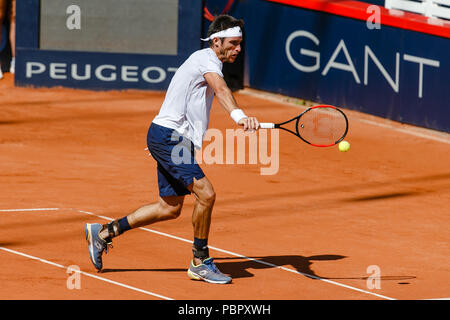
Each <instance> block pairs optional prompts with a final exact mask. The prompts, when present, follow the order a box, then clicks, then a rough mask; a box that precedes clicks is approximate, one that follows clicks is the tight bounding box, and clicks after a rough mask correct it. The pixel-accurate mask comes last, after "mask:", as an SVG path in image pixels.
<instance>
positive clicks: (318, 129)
mask: <svg viewBox="0 0 450 320" xmlns="http://www.w3.org/2000/svg"><path fill="white" fill-rule="evenodd" d="M291 122H293V123H295V128H293V129H292V130H291V129H288V128H287V127H286V125H287V124H289V123H291ZM259 125H260V128H261V129H282V130H284V131H287V132H290V133H292V134H293V135H295V136H297V137H299V138H300V139H302V140H303V141H304V142H306V143H308V144H310V145H312V146H315V147H331V146H334V145H336V144H338V143H339V142H341V141H342V140H343V139H344V138H345V136H346V135H347V132H348V119H347V116H346V115H345V113H344V112H343V111H342V110H340V109H338V108H336V107H333V106H329V105H318V106H314V107H310V108H308V109H306V110H305V111H303V112H302V113H301V114H300V115H298V116H296V117H295V118H292V119H290V120H288V121H285V122H281V123H260V124H259Z"/></svg>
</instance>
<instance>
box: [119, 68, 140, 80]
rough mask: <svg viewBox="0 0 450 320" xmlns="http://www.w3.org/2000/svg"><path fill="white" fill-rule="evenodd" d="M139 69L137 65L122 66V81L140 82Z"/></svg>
mask: <svg viewBox="0 0 450 320" xmlns="http://www.w3.org/2000/svg"><path fill="white" fill-rule="evenodd" d="M138 70H139V68H138V67H136V66H122V81H125V82H139V79H138Z"/></svg>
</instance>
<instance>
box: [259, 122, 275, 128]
mask: <svg viewBox="0 0 450 320" xmlns="http://www.w3.org/2000/svg"><path fill="white" fill-rule="evenodd" d="M259 127H260V128H261V129H273V128H275V123H268V122H260V123H259Z"/></svg>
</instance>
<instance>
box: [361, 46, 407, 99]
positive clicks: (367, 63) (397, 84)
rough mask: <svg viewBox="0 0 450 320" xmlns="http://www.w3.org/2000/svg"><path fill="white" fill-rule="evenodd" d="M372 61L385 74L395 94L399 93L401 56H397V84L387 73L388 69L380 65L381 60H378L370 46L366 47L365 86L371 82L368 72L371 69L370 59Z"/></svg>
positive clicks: (397, 54)
mask: <svg viewBox="0 0 450 320" xmlns="http://www.w3.org/2000/svg"><path fill="white" fill-rule="evenodd" d="M369 56H370V58H371V59H372V61H373V62H374V63H375V65H376V66H377V67H378V69H379V70H380V71H381V73H382V74H383V76H384V78H385V79H386V80H387V81H388V82H389V84H390V85H391V87H392V89H394V91H395V92H398V87H399V76H400V54H399V53H398V52H397V53H396V54H395V62H396V63H395V82H394V81H393V80H392V78H391V77H390V76H389V73H387V71H386V69H385V68H384V67H383V65H382V64H381V63H380V60H378V59H377V57H376V56H375V54H374V53H373V51H372V50H371V49H370V47H369V46H364V84H365V85H367V83H368V82H369V71H368V70H367V69H368V68H369V62H368V59H369Z"/></svg>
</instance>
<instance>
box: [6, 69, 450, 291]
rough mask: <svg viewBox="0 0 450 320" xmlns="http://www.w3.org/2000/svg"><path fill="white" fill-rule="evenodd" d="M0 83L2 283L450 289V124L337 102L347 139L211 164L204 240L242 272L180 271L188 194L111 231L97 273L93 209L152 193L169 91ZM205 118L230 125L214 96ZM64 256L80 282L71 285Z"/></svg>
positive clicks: (228, 268)
mask: <svg viewBox="0 0 450 320" xmlns="http://www.w3.org/2000/svg"><path fill="white" fill-rule="evenodd" d="M0 96H1V108H0V115H1V117H0V160H1V163H2V168H1V173H0V187H1V190H2V191H1V208H0V209H1V210H0V217H1V220H0V221H1V229H2V231H1V234H0V279H1V282H2V286H1V288H0V299H3V300H5V299H151V300H152V299H157V300H159V299H176V300H184V299H187V300H191V299H192V300H204V299H214V300H216V299H217V300H230V299H233V300H234V299H238V300H239V299H246V300H267V299H270V300H303V299H331V300H334V299H350V300H354V299H355V300H372V299H442V298H448V297H450V272H449V271H450V269H449V265H450V259H449V253H450V251H449V242H448V240H449V239H448V235H449V225H450V216H449V207H450V206H449V205H450V192H449V188H450V171H449V167H448V164H449V163H450V138H449V136H448V134H445V133H439V132H436V131H430V130H425V129H420V128H417V127H412V126H408V125H402V124H399V123H395V122H392V121H388V120H384V119H380V118H376V117H373V116H368V115H364V114H362V113H358V112H354V111H350V110H345V109H344V110H345V111H346V113H347V114H348V117H349V123H350V131H349V134H348V136H347V137H346V140H348V141H349V142H350V143H351V149H350V151H348V152H346V153H343V152H339V151H338V150H337V147H332V148H316V147H312V146H309V145H307V144H306V143H303V142H302V141H301V140H300V139H298V138H296V137H295V136H293V135H290V134H287V133H284V132H280V133H279V138H280V140H279V141H280V145H279V170H278V173H277V174H275V175H261V174H260V167H261V166H260V165H254V164H242V165H238V164H236V165H226V164H223V165H220V164H212V165H206V164H202V168H203V170H204V171H205V173H206V175H207V176H208V177H209V179H210V180H211V181H212V182H213V185H214V186H215V190H216V193H217V201H216V205H215V209H214V213H213V223H212V226H211V237H210V248H211V254H212V255H213V256H214V257H215V258H216V260H215V261H216V263H217V266H218V267H219V268H220V269H221V270H222V271H223V272H224V273H226V274H229V275H231V276H232V277H233V283H232V284H230V285H212V284H208V283H205V282H197V281H192V280H190V279H188V277H187V275H186V271H187V268H188V265H189V260H190V259H191V254H192V253H191V241H192V236H193V235H192V225H191V213H192V209H193V203H194V201H193V197H192V196H188V197H186V200H185V206H184V208H183V212H182V214H181V216H180V217H179V218H178V219H177V220H172V221H166V222H162V223H159V224H155V225H151V226H149V227H148V228H141V229H139V230H132V231H129V232H128V233H127V234H125V235H123V236H122V237H119V238H116V239H114V248H113V249H112V250H111V251H110V252H109V253H108V254H107V255H106V256H105V257H104V271H103V272H102V273H97V272H96V271H95V270H94V268H93V266H92V264H91V262H90V260H89V255H88V251H87V243H86V240H85V239H84V224H85V223H86V222H100V223H104V222H106V221H108V219H115V218H119V217H122V216H124V215H125V214H128V213H130V212H132V211H134V210H135V209H137V208H138V207H140V206H142V205H144V204H147V203H150V202H154V201H155V200H156V199H157V197H158V194H157V176H156V170H155V168H156V163H155V161H154V160H153V159H152V158H151V157H149V156H148V154H147V151H145V150H144V149H145V147H146V133H147V129H148V126H149V125H150V122H151V120H152V119H153V117H154V116H155V115H156V113H157V112H158V110H159V107H160V105H161V103H162V101H163V99H164V92H152V91H138V90H131V91H105V92H100V91H82V90H73V89H61V88H52V89H46V88H42V89H34V88H18V87H15V86H14V84H13V78H12V76H11V75H10V74H7V75H6V77H5V79H4V80H3V81H1V82H0ZM236 99H237V101H238V104H239V105H240V106H242V108H243V109H244V110H246V112H247V113H248V114H253V115H255V116H256V117H258V119H260V121H263V120H266V121H267V120H270V121H281V120H285V119H289V118H290V117H292V116H295V115H297V114H298V113H299V111H300V110H301V109H302V108H303V107H302V106H300V105H297V104H295V103H293V102H295V101H293V100H287V99H286V98H283V97H278V96H274V95H270V96H267V97H266V96H265V95H264V94H262V93H258V92H255V91H250V90H248V89H246V90H243V91H240V92H237V93H236ZM210 127H212V128H218V129H220V130H221V131H225V130H226V129H227V128H235V124H234V122H233V121H232V120H231V119H230V118H229V117H228V115H227V114H226V113H225V111H224V110H223V109H222V108H221V107H220V106H219V105H217V102H214V105H213V109H212V115H211V123H210ZM69 266H78V267H79V270H80V273H79V276H80V279H79V280H80V288H79V289H77V288H75V289H72V290H70V289H68V286H67V283H68V277H69V276H70V275H71V274H72V273H68V272H67V268H68V267H69ZM370 266H375V267H378V268H379V271H380V274H378V275H376V276H375V277H374V274H373V271H370V270H372V269H369V271H368V267H370ZM371 276H372V278H370V277H371ZM368 280H369V281H368ZM377 281H378V282H377ZM369 283H375V284H378V288H376V287H370V286H368V284H369Z"/></svg>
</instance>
